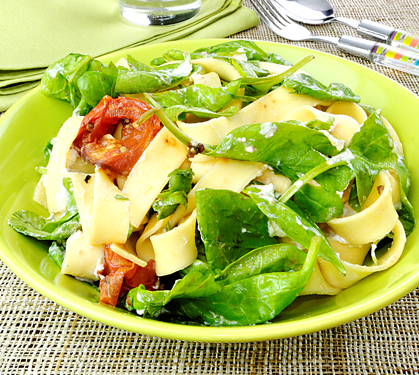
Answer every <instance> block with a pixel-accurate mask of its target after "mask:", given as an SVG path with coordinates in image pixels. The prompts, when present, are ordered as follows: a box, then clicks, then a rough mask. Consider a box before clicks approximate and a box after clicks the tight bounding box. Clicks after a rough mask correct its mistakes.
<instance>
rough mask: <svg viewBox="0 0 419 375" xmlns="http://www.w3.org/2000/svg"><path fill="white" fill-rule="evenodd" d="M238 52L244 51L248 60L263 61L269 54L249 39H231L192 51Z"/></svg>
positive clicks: (221, 53)
mask: <svg viewBox="0 0 419 375" xmlns="http://www.w3.org/2000/svg"><path fill="white" fill-rule="evenodd" d="M240 52H241V53H245V54H246V57H247V59H248V60H259V61H265V60H267V59H268V58H269V55H268V54H267V53H266V52H265V51H264V50H263V49H262V48H260V47H258V45H257V44H256V43H255V42H252V41H250V40H232V41H228V42H225V43H221V44H217V45H215V46H211V47H203V48H199V49H197V50H195V51H194V52H193V55H195V54H202V55H205V54H217V55H221V56H223V55H224V56H231V55H233V54H235V53H240Z"/></svg>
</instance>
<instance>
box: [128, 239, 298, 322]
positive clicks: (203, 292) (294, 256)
mask: <svg viewBox="0 0 419 375" xmlns="http://www.w3.org/2000/svg"><path fill="white" fill-rule="evenodd" d="M305 260H306V254H305V253H304V252H303V251H301V250H298V249H297V248H295V247H294V246H292V245H288V244H275V245H269V246H265V247H263V248H259V249H255V250H253V251H251V252H249V253H247V254H245V255H244V256H243V257H241V258H239V259H238V260H236V261H235V262H233V263H231V264H230V265H229V266H228V267H227V268H226V269H225V270H224V271H223V272H222V273H221V274H219V275H218V276H215V274H214V273H212V272H211V269H210V268H209V266H208V265H207V264H206V263H204V262H199V261H198V262H195V263H194V264H193V265H192V266H190V267H189V271H188V272H187V273H186V274H184V277H183V278H182V279H180V280H177V281H176V282H175V285H174V286H173V288H172V289H171V290H170V291H169V290H163V291H147V290H145V288H144V287H143V286H140V287H138V288H136V289H132V290H131V291H130V292H129V293H128V296H127V299H126V306H127V308H128V309H129V310H134V309H135V310H137V311H139V312H141V313H142V314H146V315H147V314H148V315H151V316H152V317H153V316H154V317H155V316H157V315H159V314H160V313H161V309H162V307H163V306H165V307H166V308H168V309H171V308H172V307H171V306H172V305H174V306H177V305H180V306H183V305H186V306H188V305H189V304H190V303H192V305H195V304H196V303H197V305H198V306H199V305H200V301H203V300H204V299H205V300H207V299H208V301H211V300H212V299H213V298H217V297H216V296H217V295H218V294H220V293H223V291H224V289H223V288H225V287H226V286H228V285H229V284H234V283H235V284H237V283H239V282H241V281H244V282H246V279H249V278H253V277H255V276H258V275H261V274H265V273H269V274H271V273H275V274H276V275H278V274H279V273H280V272H288V271H295V272H296V273H298V272H299V271H300V270H301V268H302V267H303V264H304V263H305ZM303 282H304V281H303Z"/></svg>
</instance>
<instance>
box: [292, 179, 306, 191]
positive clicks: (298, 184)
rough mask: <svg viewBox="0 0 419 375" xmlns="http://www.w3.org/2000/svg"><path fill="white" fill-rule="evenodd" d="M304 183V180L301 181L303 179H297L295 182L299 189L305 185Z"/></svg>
mask: <svg viewBox="0 0 419 375" xmlns="http://www.w3.org/2000/svg"><path fill="white" fill-rule="evenodd" d="M303 185H304V182H303V181H301V180H297V181H295V182H294V186H295V187H296V188H297V189H299V188H300V187H301V186H303Z"/></svg>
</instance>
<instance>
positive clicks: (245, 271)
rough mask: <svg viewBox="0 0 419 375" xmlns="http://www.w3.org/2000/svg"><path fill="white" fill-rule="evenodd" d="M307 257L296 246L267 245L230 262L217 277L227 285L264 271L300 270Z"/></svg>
mask: <svg viewBox="0 0 419 375" xmlns="http://www.w3.org/2000/svg"><path fill="white" fill-rule="evenodd" d="M305 259H306V253H305V252H304V251H302V250H299V249H297V248H296V247H295V246H292V245H288V244H276V245H267V246H264V247H260V248H258V249H255V250H252V251H250V252H248V253H247V254H245V255H243V256H242V257H241V258H239V259H237V260H236V261H235V262H233V263H230V264H229V265H228V266H227V267H226V268H224V270H223V271H222V272H221V273H220V274H218V275H217V277H216V279H217V280H218V281H222V283H223V284H224V285H227V284H232V283H235V282H237V281H240V280H243V279H247V278H249V277H252V276H256V275H261V274H263V273H271V272H288V271H299V270H300V269H301V267H302V266H303V264H304V260H305Z"/></svg>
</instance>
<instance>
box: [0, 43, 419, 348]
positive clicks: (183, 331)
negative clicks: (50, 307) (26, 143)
mask: <svg viewBox="0 0 419 375" xmlns="http://www.w3.org/2000/svg"><path fill="white" fill-rule="evenodd" d="M226 40H231V39H203V40H198V39H196V40H183V41H175V42H165V43H159V44H158V45H154V46H159V48H160V47H165V46H167V49H169V48H174V47H175V45H176V47H179V46H178V44H181V45H183V47H185V49H186V48H187V46H188V45H189V44H190V45H200V44H201V43H202V44H206V45H209V44H216V43H222V42H224V41H226ZM254 41H255V42H257V43H258V44H259V45H260V46H261V47H264V48H265V49H266V50H268V51H269V47H278V46H286V47H287V48H289V47H291V48H292V49H296V50H301V51H306V52H307V53H310V54H313V55H317V56H323V57H327V58H328V59H332V60H336V61H338V62H339V63H342V64H348V65H350V66H354V67H355V68H356V69H360V70H361V73H363V72H362V70H364V69H365V71H366V72H367V73H366V74H375V75H377V76H379V77H380V79H385V80H388V81H389V82H392V84H397V85H399V86H400V87H402V88H403V89H404V90H406V91H407V92H408V93H409V94H411V95H413V96H415V95H414V94H413V93H412V92H410V91H409V90H408V89H406V88H405V87H404V86H402V85H400V84H399V83H397V82H395V81H393V80H391V79H390V78H388V77H385V76H383V75H381V74H380V73H378V72H375V71H373V70H371V69H369V68H367V67H365V66H362V65H360V64H357V63H354V62H352V61H349V60H345V59H343V58H340V57H338V56H334V55H330V54H326V53H324V52H319V51H316V50H311V49H307V48H303V47H297V46H290V45H286V44H280V43H273V42H265V41H258V40H254ZM149 47H150V46H149V45H147V46H141V47H136V48H133V49H129V50H124V51H118V52H114V53H112V54H108V55H105V56H102V57H101V58H100V59H106V60H109V59H112V58H113V57H118V56H120V55H122V54H124V55H126V54H129V53H130V51H138V50H141V49H145V48H149ZM194 48H196V47H194ZM113 61H114V60H113ZM37 90H40V87H37V88H35V89H33V90H31V91H30V92H29V93H28V94H26V95H25V96H24V97H23V98H21V99H20V100H19V101H18V102H16V103H15V104H14V105H13V106H12V107H11V108H10V109H9V110H8V111H7V112H6V113H5V114H4V115H3V116H2V117H1V118H0V129H1V125H2V123H3V122H4V120H5V119H7V118H8V116H9V115H11V114H12V112H14V111H17V110H19V108H20V107H21V106H22V105H23V104H24V102H25V101H26V100H27V98H29V97H30V96H31V95H33V93H34V92H36V91H37ZM416 98H417V97H416ZM417 99H418V103H419V98H417ZM0 245H1V246H0V258H1V259H2V260H3V261H4V263H5V264H6V265H7V266H8V267H9V268H10V269H11V270H12V271H13V272H14V273H15V274H16V275H17V276H18V277H19V278H20V279H22V280H23V281H24V282H26V283H27V284H28V285H30V286H31V287H33V288H34V289H35V290H37V291H38V292H39V293H41V294H42V295H44V296H45V297H47V298H49V299H51V300H52V301H54V302H56V303H58V304H60V305H62V306H64V307H66V308H68V309H69V310H71V311H73V312H75V313H78V314H80V315H83V316H85V317H88V318H91V319H93V320H96V321H99V322H101V323H105V324H108V325H110V326H113V327H116V328H120V329H124V330H127V331H132V332H137V333H141V334H146V335H151V336H157V337H163V338H168V339H176V340H188V341H199V342H250V341H261V340H270V339H279V338H285V337H292V336H297V335H302V334H308V333H312V332H316V331H320V330H324V329H329V328H333V327H335V326H338V325H341V324H345V323H348V322H351V321H353V320H356V319H359V318H361V317H364V316H366V315H368V314H371V313H373V312H375V311H377V310H379V309H381V308H383V307H385V306H387V305H389V304H391V303H393V302H395V301H396V300H398V299H399V298H401V297H403V296H404V295H406V294H408V293H410V292H411V291H412V290H414V289H415V288H417V287H418V286H419V270H418V272H417V273H416V274H414V275H413V276H412V277H410V278H409V279H407V280H406V281H405V282H403V283H401V284H400V285H398V286H397V287H395V288H393V289H390V290H388V291H387V292H386V293H382V294H380V295H379V296H378V297H376V298H374V299H369V300H366V301H365V303H361V304H355V306H352V308H350V309H348V308H347V306H345V307H341V308H338V309H335V310H333V311H332V312H326V313H323V314H320V315H317V316H312V317H308V318H304V319H303V320H298V321H285V322H277V323H273V324H265V325H255V326H245V327H208V326H191V325H181V324H172V323H165V322H159V321H154V320H149V319H142V318H139V317H136V316H125V315H123V316H122V315H121V313H120V312H118V311H114V310H112V309H109V308H103V307H101V306H94V307H93V308H92V304H91V303H90V302H88V301H85V300H83V299H82V298H81V297H80V298H75V301H73V300H71V299H65V298H64V297H63V295H61V294H58V293H54V292H53V291H52V290H51V289H50V288H49V283H48V282H46V281H45V280H44V279H42V278H41V277H40V276H39V275H38V274H37V273H35V272H34V271H33V270H32V269H30V268H27V267H25V266H22V265H21V264H19V263H17V262H15V261H14V260H13V257H10V256H9V255H8V254H7V253H8V252H10V249H9V248H8V246H7V245H4V244H3V243H1V244H0ZM25 271H29V272H25ZM102 309H106V310H102ZM133 322H134V323H135V324H134V326H133V325H132V323H133Z"/></svg>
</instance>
